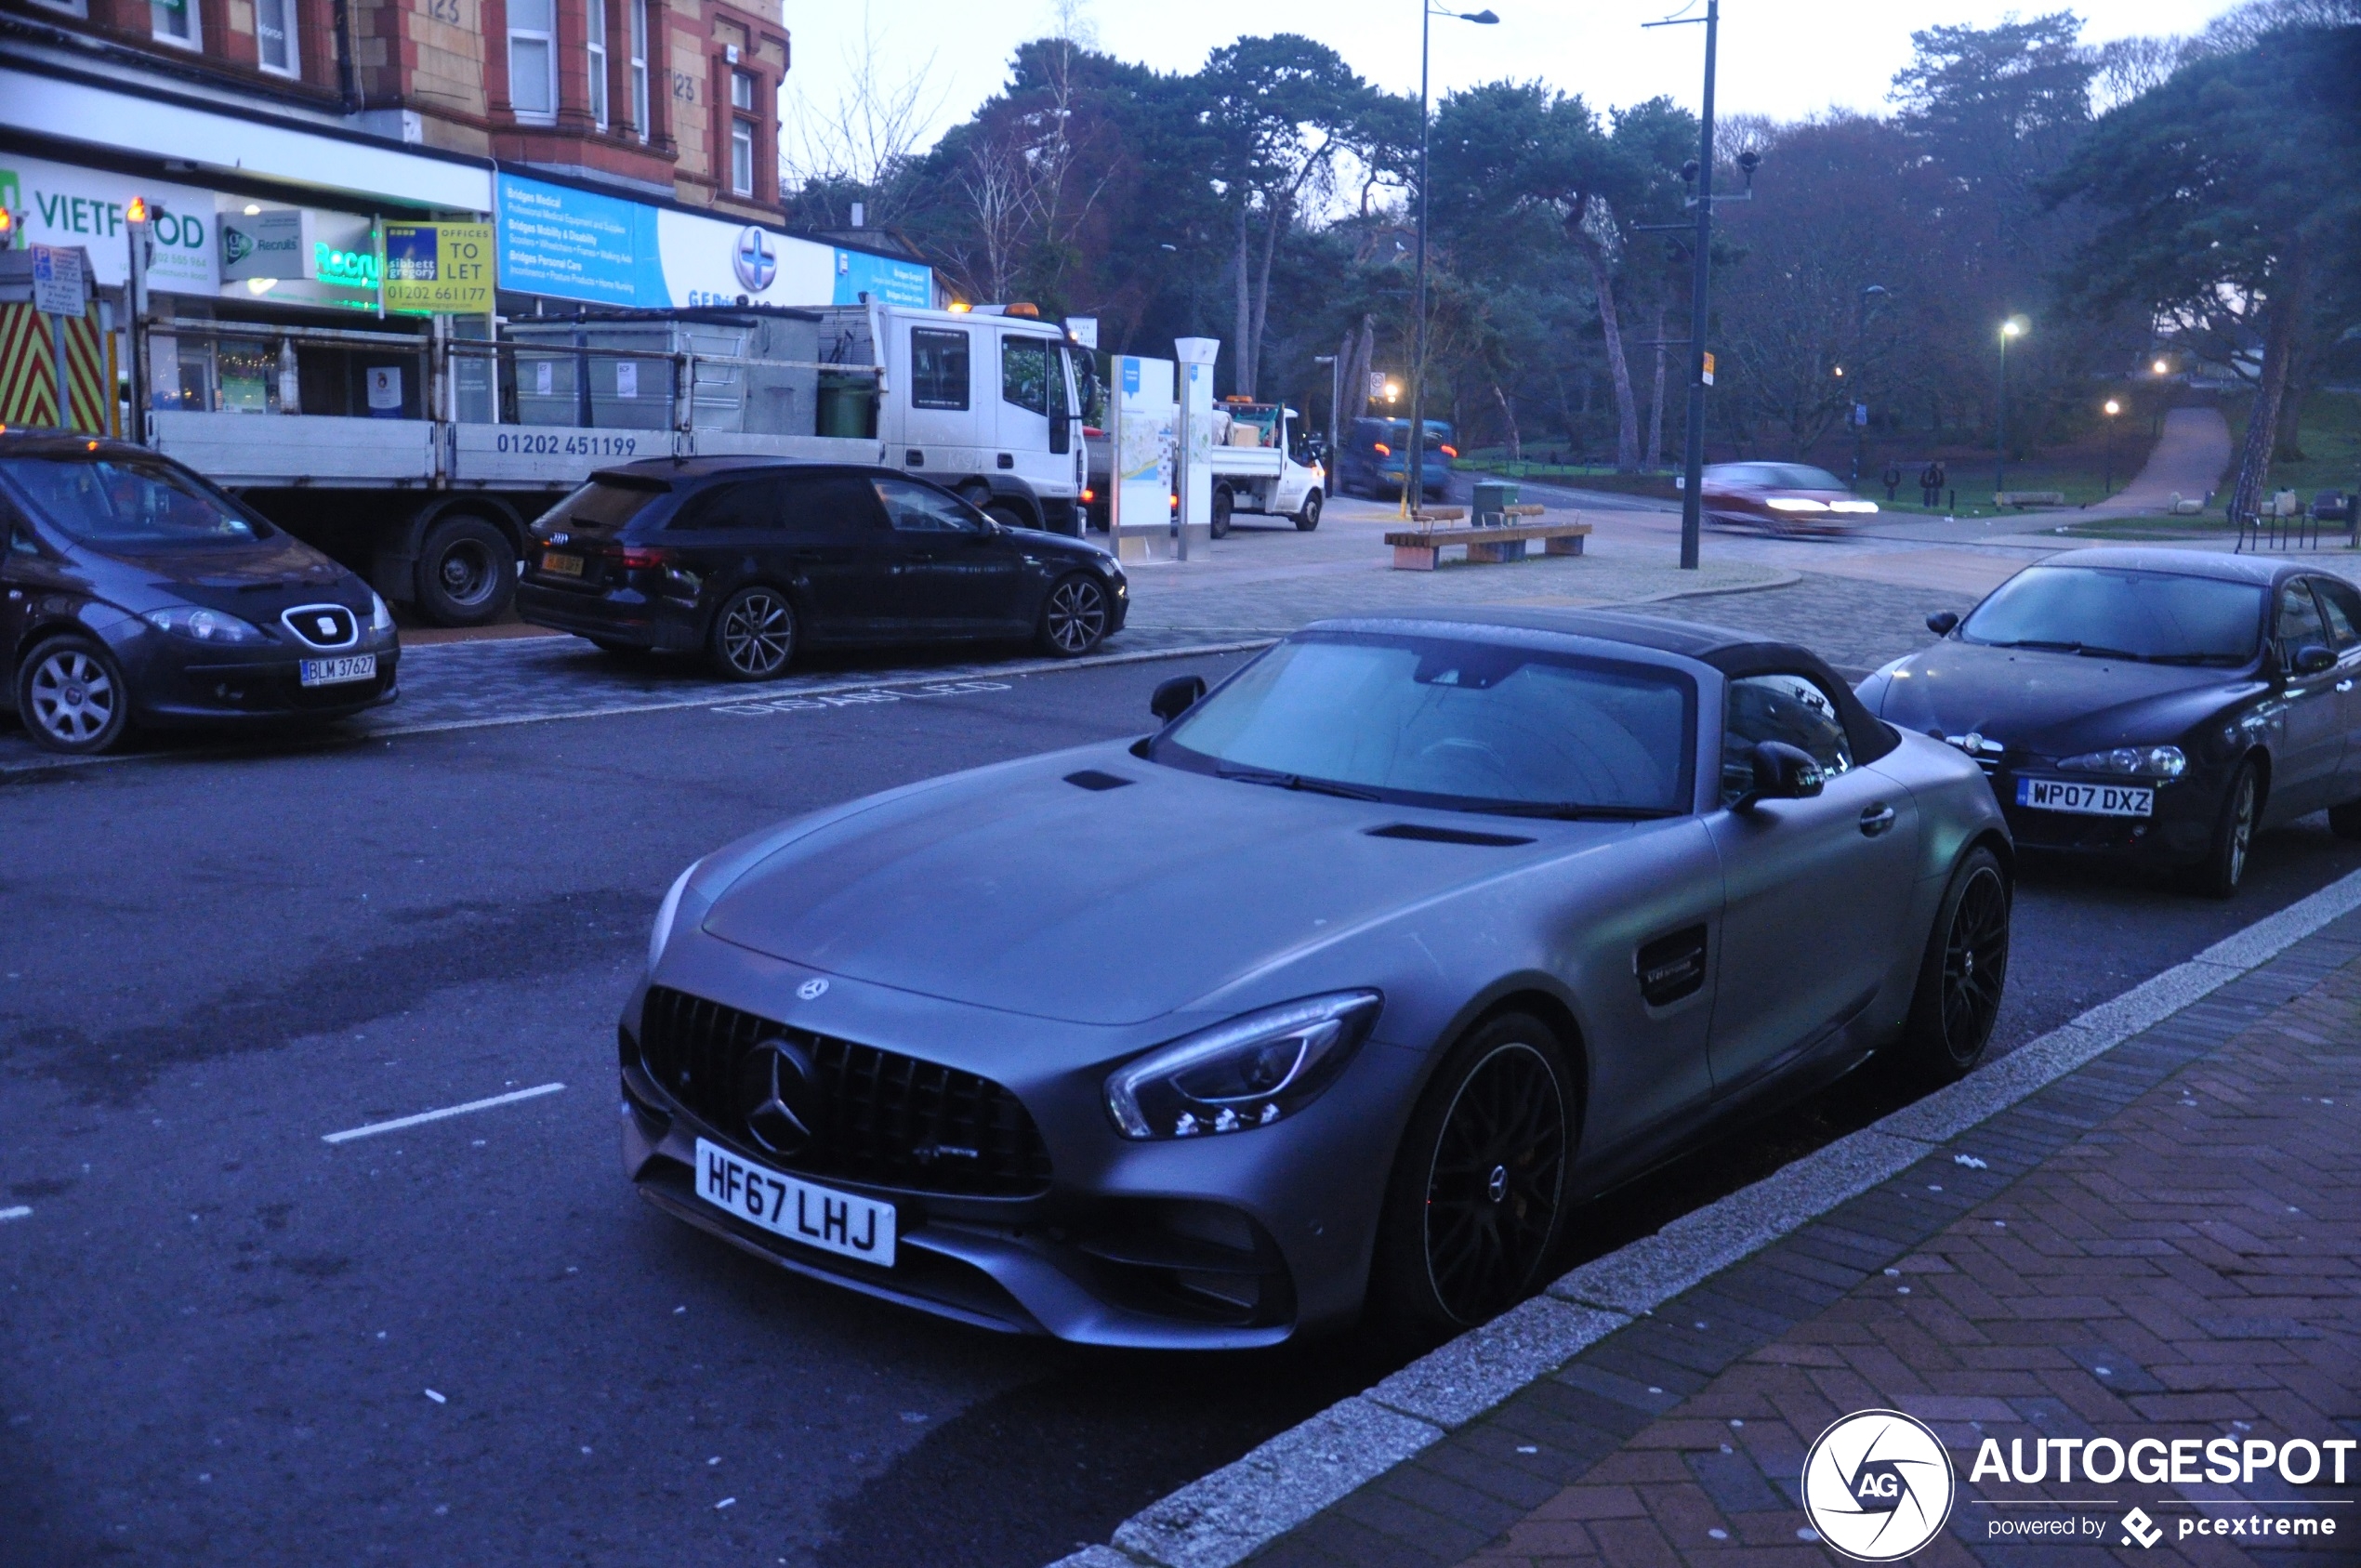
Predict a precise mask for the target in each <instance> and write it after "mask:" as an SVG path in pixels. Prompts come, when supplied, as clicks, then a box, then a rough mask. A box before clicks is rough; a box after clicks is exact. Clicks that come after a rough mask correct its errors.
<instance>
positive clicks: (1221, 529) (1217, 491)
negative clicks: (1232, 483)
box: [1211, 484, 1233, 539]
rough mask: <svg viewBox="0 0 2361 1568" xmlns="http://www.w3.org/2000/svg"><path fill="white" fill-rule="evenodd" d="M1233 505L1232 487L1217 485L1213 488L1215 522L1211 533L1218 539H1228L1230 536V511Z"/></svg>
mask: <svg viewBox="0 0 2361 1568" xmlns="http://www.w3.org/2000/svg"><path fill="white" fill-rule="evenodd" d="M1232 505H1233V503H1232V501H1231V499H1230V487H1229V486H1228V485H1221V484H1218V485H1215V486H1214V487H1213V521H1212V524H1211V533H1212V534H1213V536H1214V537H1215V538H1217V539H1227V538H1228V537H1229V536H1230V509H1231V507H1232Z"/></svg>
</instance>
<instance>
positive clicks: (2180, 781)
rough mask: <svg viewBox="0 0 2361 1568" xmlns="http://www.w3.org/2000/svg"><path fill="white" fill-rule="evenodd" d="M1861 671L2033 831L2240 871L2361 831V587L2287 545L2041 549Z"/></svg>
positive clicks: (2217, 892)
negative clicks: (2319, 839)
mask: <svg viewBox="0 0 2361 1568" xmlns="http://www.w3.org/2000/svg"><path fill="white" fill-rule="evenodd" d="M1927 626H1928V628H1929V629H1930V630H1932V631H1933V632H1935V633H1936V634H1937V635H1939V636H1941V637H1942V638H1943V640H1942V641H1941V642H1938V643H1936V644H1935V645H1934V646H1933V647H1932V648H1928V649H1926V650H1924V651H1922V652H1917V653H1913V654H1911V655H1910V656H1909V657H1907V658H1904V659H1897V660H1895V661H1894V662H1893V664H1890V665H1887V666H1886V667H1885V668H1883V669H1881V670H1880V671H1878V672H1877V673H1876V674H1875V675H1873V676H1871V677H1870V678H1869V679H1867V680H1866V681H1864V682H1863V683H1862V685H1861V688H1860V696H1861V700H1862V701H1863V702H1864V703H1866V704H1867V705H1868V706H1869V708H1870V709H1871V711H1873V712H1875V713H1877V714H1879V715H1880V716H1881V717H1882V718H1886V719H1887V720H1889V721H1890V722H1892V723H1894V724H1897V725H1899V726H1901V727H1902V728H1904V729H1906V730H1917V731H1923V732H1925V733H1927V734H1932V735H1939V736H1941V737H1943V738H1944V739H1946V740H1947V741H1949V742H1950V743H1951V744H1953V745H1956V746H1958V747H1959V749H1960V750H1962V751H1964V752H1966V753H1967V754H1968V755H1969V756H1971V757H1972V758H1975V759H1976V761H1977V762H1978V763H1980V764H1981V765H1982V766H1983V768H1984V771H1985V773H1986V775H1988V776H1989V777H1990V779H1991V780H1992V788H1993V791H1994V793H1995V794H1996V795H1998V797H1999V800H2000V805H2001V809H2002V810H2005V811H2006V812H2007V813H2008V818H2009V826H2010V830H2011V832H2012V833H2013V834H2014V835H2015V837H2016V841H2017V844H2018V846H2019V847H2020V848H2023V849H2026V850H2059V851H2064V852H2067V853H2073V854H2085V855H2104V856H2111V857H2118V858H2121V859H2125V860H2130V861H2140V862H2145V863H2151V864H2157V865H2163V866H2170V867H2176V868H2180V869H2182V870H2183V871H2184V872H2185V873H2186V875H2187V876H2188V877H2189V879H2190V880H2191V881H2192V882H2193V883H2194V884H2195V885H2196V888H2197V889H2199V890H2201V891H2204V892H2207V893H2210V894H2212V895H2214V896H2215V897H2218V898H2227V897H2229V896H2230V894H2232V893H2233V892H2235V891H2236V889H2237V886H2238V882H2239V879H2240V878H2241V877H2242V876H2245V874H2246V862H2247V850H2248V847H2249V844H2250V843H2251V841H2252V839H2253V837H2254V835H2255V834H2256V833H2258V832H2261V831H2262V830H2264V829H2266V828H2271V827H2275V826H2278V825H2280V824H2285V823H2290V822H2293V821H2295V820H2296V819H2297V818H2298V817H2302V816H2305V815H2308V814H2309V813H2311V812H2314V811H2317V810H2323V809H2326V810H2327V811H2328V825H2329V827H2330V828H2331V829H2332V830H2334V831H2335V832H2336V834H2337V835H2338V836H2339V837H2345V838H2361V689H2356V686H2355V681H2356V680H2361V589H2356V588H2354V586H2353V585H2352V584H2351V583H2348V582H2346V581H2345V580H2344V579H2343V578H2341V577H2337V576H2332V575H2330V574H2329V573H2326V572H2323V571H2319V570H2316V569H2312V568H2307V567H2304V566H2301V565H2297V564H2294V563H2292V562H2289V561H2287V560H2267V559H2258V558H2256V557H2254V556H2231V555H2220V554H2215V553H2212V552H2209V551H2202V550H2180V549H2158V548H2114V549H2089V550H2077V551H2075V552H2073V553H2072V554H2071V555H2070V556H2068V557H2066V558H2065V559H2063V560H2051V561H2047V562H2044V563H2043V564H2041V565H2038V566H2030V567H2027V568H2026V569H2025V570H2024V571H2023V572H2020V573H2017V574H2016V575H2015V576H2013V577H2011V578H2010V579H2009V580H2008V581H2007V582H2005V583H2003V584H2001V585H2000V586H1998V587H1997V588H1995V589H1993V590H1992V593H1991V595H1990V596H1989V597H1988V598H1986V599H1985V601H1984V602H1983V603H1982V604H1979V605H1977V606H1976V607H1975V609H1974V610H1973V611H1972V612H1971V613H1969V615H1968V617H1967V619H1966V620H1964V621H1962V620H1959V618H1958V617H1957V616H1954V615H1952V614H1950V613H1947V612H1946V613H1943V614H1940V615H1934V616H1931V617H1929V618H1928V621H1927Z"/></svg>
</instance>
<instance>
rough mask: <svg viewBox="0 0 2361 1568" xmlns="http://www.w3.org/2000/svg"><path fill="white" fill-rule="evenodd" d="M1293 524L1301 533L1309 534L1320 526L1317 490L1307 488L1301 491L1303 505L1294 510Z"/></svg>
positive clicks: (1318, 493) (1318, 494)
mask: <svg viewBox="0 0 2361 1568" xmlns="http://www.w3.org/2000/svg"><path fill="white" fill-rule="evenodd" d="M1295 525H1296V529H1297V531H1298V532H1299V533H1303V534H1309V533H1311V532H1312V530H1313V529H1315V528H1317V527H1319V526H1320V492H1319V491H1317V490H1307V491H1305V492H1304V493H1303V505H1302V506H1301V507H1299V508H1298V509H1297V511H1296V514H1295Z"/></svg>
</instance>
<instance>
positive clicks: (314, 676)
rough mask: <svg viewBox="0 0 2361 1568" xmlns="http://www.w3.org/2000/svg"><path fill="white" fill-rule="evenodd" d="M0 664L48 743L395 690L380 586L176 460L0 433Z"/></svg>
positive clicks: (372, 697)
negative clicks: (374, 587)
mask: <svg viewBox="0 0 2361 1568" xmlns="http://www.w3.org/2000/svg"><path fill="white" fill-rule="evenodd" d="M0 534H5V535H6V536H7V552H6V554H5V555H0V589H5V592H4V593H0V679H5V682H6V684H5V690H6V692H7V698H8V700H9V702H10V703H11V704H12V705H14V707H15V709H16V713H17V717H18V718H20V720H22V721H23V724H24V728H25V732H26V733H27V734H28V735H30V736H31V737H32V738H33V741H34V742H36V743H37V744H40V745H43V746H45V747H46V748H48V749H49V750H51V751H59V752H68V753H92V752H101V751H105V750H107V749H108V748H109V747H111V746H113V745H116V744H120V743H121V742H122V740H123V738H124V736H125V735H126V734H127V733H129V732H130V731H131V730H132V728H133V727H134V726H152V727H156V728H165V727H170V726H188V725H202V724H211V723H220V722H225V721H238V720H245V721H252V720H257V719H270V718H343V717H345V716H347V715H349V714H353V713H358V712H360V711H361V710H362V709H363V708H367V707H373V706H375V705H377V704H379V703H383V702H389V701H390V700H392V698H393V695H394V666H395V664H396V662H397V660H398V658H399V644H398V640H397V638H396V636H395V633H394V627H393V616H392V614H391V613H389V611H388V610H387V609H386V605H385V600H381V599H379V598H378V597H377V596H376V594H375V593H373V592H372V591H370V588H369V586H368V585H367V584H365V583H363V582H362V581H361V579H360V578H358V577H356V576H354V575H353V574H352V573H350V572H348V571H346V570H345V569H344V568H343V567H341V566H338V565H337V564H336V562H334V561H332V560H329V559H328V558H327V557H326V556H323V555H322V554H321V553H320V552H319V551H317V550H315V549H312V548H311V547H310V546H308V545H305V544H302V543H301V542H299V541H297V540H296V539H293V538H290V537H288V536H287V535H286V534H284V533H282V532H281V531H280V530H279V529H277V528H275V527H273V526H272V525H271V524H270V522H268V521H266V520H264V519H263V517H262V516H261V515H260V514H259V513H257V512H256V511H254V510H252V509H251V508H249V507H246V506H245V505H244V504H243V503H241V502H240V501H238V500H236V499H235V498H234V497H232V496H231V495H230V494H228V493H227V492H225V491H223V490H220V489H219V488H218V487H216V486H215V485H212V484H209V483H207V482H206V481H204V480H203V479H201V478H199V477H198V476H197V475H195V474H193V473H191V472H190V471H189V470H188V469H187V468H182V467H181V466H180V465H179V464H178V463H175V462H173V461H172V460H171V459H169V458H166V457H162V456H159V455H156V454H154V453H152V452H149V451H147V450H145V449H144V448H141V447H138V446H134V445H131V444H129V443H127V442H124V441H94V440H92V439H90V438H88V437H86V436H79V435H74V434H72V433H71V432H66V431H57V430H47V431H42V430H34V431H7V432H0Z"/></svg>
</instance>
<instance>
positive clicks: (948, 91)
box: [782, 0, 2226, 142]
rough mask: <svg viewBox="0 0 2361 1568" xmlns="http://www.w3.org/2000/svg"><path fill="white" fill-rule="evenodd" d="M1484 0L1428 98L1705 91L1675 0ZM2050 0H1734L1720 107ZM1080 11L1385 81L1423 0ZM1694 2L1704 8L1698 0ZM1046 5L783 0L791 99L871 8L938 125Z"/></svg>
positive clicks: (1443, 38) (1621, 97) (2107, 0)
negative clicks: (1268, 47) (1463, 93)
mask: <svg viewBox="0 0 2361 1568" xmlns="http://www.w3.org/2000/svg"><path fill="white" fill-rule="evenodd" d="M1436 3H1438V4H1439V3H1440V0H1436ZM1487 3H1489V4H1490V5H1491V7H1492V9H1494V10H1495V11H1497V13H1498V14H1499V17H1500V21H1499V23H1498V24H1497V25H1496V26H1490V27H1480V26H1475V25H1472V24H1471V23H1469V22H1465V21H1460V20H1455V19H1452V18H1446V17H1440V16H1438V17H1437V18H1436V19H1435V20H1434V56H1433V90H1434V93H1435V96H1436V97H1438V98H1440V97H1442V96H1443V95H1444V94H1445V93H1448V92H1450V91H1452V90H1453V89H1454V88H1457V87H1463V86H1470V85H1471V84H1474V83H1477V82H1484V81H1489V80H1493V79H1495V78H1498V77H1503V76H1509V77H1518V78H1528V77H1539V78H1541V79H1543V80H1545V81H1548V82H1549V83H1550V84H1551V85H1553V86H1558V87H1560V88H1563V89H1564V90H1566V91H1569V92H1576V93H1580V94H1582V95H1583V96H1584V97H1586V98H1588V99H1590V100H1591V101H1592V102H1593V103H1596V104H1600V105H1603V106H1606V105H1617V104H1626V103H1632V102H1637V101H1639V100H1641V99H1647V98H1650V97H1653V96H1655V94H1658V93H1665V94H1669V95H1671V96H1672V97H1673V98H1675V99H1678V100H1679V101H1680V102H1682V104H1684V105H1689V106H1694V105H1695V101H1696V97H1697V88H1698V85H1699V76H1700V72H1701V68H1702V61H1703V56H1702V49H1703V33H1704V29H1703V28H1701V27H1668V28H1657V29H1654V30H1651V31H1642V27H1641V24H1642V22H1645V21H1650V20H1655V19H1657V18H1660V17H1663V16H1666V15H1669V14H1671V13H1672V12H1674V11H1675V10H1677V9H1678V8H1679V0H1654V3H1636V4H1635V3H1633V0H1586V3H1583V4H1578V5H1577V4H1574V3H1571V0H1457V3H1456V4H1455V5H1454V9H1465V10H1481V9H1482V8H1484V5H1485V4H1487ZM2047 8H2048V7H2042V6H2039V5H2035V6H2002V5H1995V4H1987V3H1983V0H1940V3H1928V0H1898V3H1897V0H1727V3H1726V4H1725V5H1724V6H1723V7H1722V12H1721V85H1720V88H1719V108H1720V109H1721V112H1754V113H1765V114H1772V115H1776V116H1779V117H1782V118H1787V117H1794V116H1800V115H1804V114H1810V113H1814V112H1818V111H1822V110H1825V109H1827V108H1828V107H1829V106H1831V105H1837V106H1840V107H1844V108H1850V109H1860V110H1871V111H1874V110H1878V109H1880V108H1881V107H1882V106H1884V104H1885V102H1886V93H1887V90H1888V87H1889V85H1890V84H1891V82H1892V80H1893V73H1894V72H1895V71H1896V70H1898V69H1900V67H1901V66H1902V65H1903V64H1904V63H1905V62H1906V60H1907V59H1909V54H1910V34H1911V33H1912V32H1913V31H1915V30H1917V29H1919V28H1925V27H1930V26H1935V25H1938V24H1942V23H1950V22H1968V23H1973V24H1976V25H1983V26H1988V25H1990V24H1992V23H1994V22H1997V21H1998V20H2002V19H2003V18H2004V17H2006V16H2009V15H2011V14H2017V15H2025V16H2033V15H2038V14H2041V13H2042V12H2043V11H2044V10H2045V9H2047ZM2225 8H2226V7H2225V6H2224V5H2223V4H2222V3H2221V0H2090V3H2087V4H2083V5H2079V6H2077V7H2074V9H2075V10H2076V12H2077V14H2078V15H2080V16H2081V17H2082V18H2083V19H2084V20H2085V21H2086V22H2087V23H2088V26H2087V27H2086V29H2085V32H2084V34H2083V36H2084V38H2085V40H2086V41H2088V42H2091V43H2098V42H2104V40H2106V39H2109V38H2116V37H2121V36H2123V35H2125V34H2128V33H2188V32H2194V31H2196V30H2197V29H2198V28H2200V27H2202V26H2203V25H2204V24H2205V22H2206V20H2208V19H2209V17H2211V16H2214V15H2216V14H2218V13H2219V12H2221V11H2222V10H2223V9H2225ZM1076 10H1077V13H1078V15H1079V16H1080V17H1081V18H1082V20H1083V21H1084V22H1085V23H1086V25H1087V26H1088V27H1089V28H1090V29H1091V30H1092V31H1094V32H1095V33H1096V36H1097V40H1098V45H1099V47H1101V48H1102V49H1104V50H1106V51H1108V52H1109V53H1112V54H1115V55H1117V56H1119V57H1121V58H1123V59H1134V60H1140V61H1142V62H1144V63H1146V64H1149V65H1153V66H1154V67H1156V68H1157V69H1159V70H1163V71H1185V70H1190V69H1194V67H1196V66H1197V65H1199V64H1201V63H1203V61H1204V59H1205V58H1206V55H1207V51H1208V50H1211V49H1213V48H1216V47H1218V46H1220V45H1222V44H1226V43H1228V42H1230V41H1231V40H1232V39H1233V38H1236V37H1238V36H1240V35H1241V34H1258V33H1279V32H1294V33H1305V34H1308V35H1309V36H1311V37H1313V38H1316V39H1319V40H1321V41H1322V42H1324V43H1326V44H1327V45H1329V46H1331V47H1333V48H1335V49H1336V50H1337V51H1338V52H1339V53H1340V54H1341V55H1343V56H1344V58H1345V59H1347V60H1348V61H1349V62H1351V64H1352V67H1353V68H1354V69H1355V70H1357V71H1359V72H1361V73H1362V74H1363V75H1364V76H1366V77H1367V78H1369V79H1370V80H1371V81H1373V82H1376V83H1377V84H1378V85H1379V86H1384V87H1388V88H1391V89H1393V90H1395V91H1398V92H1404V93H1415V92H1416V91H1418V0H1290V3H1288V4H1263V5H1207V4H1202V3H1196V4H1172V3H1169V0H1156V3H1145V0H1097V3H1096V4H1084V5H1081V6H1079V7H1076ZM1689 14H1694V15H1698V16H1702V15H1703V14H1704V0H1697V4H1696V5H1695V7H1693V9H1692V11H1691V12H1690V13H1689ZM1054 16H1055V10H1054V8H1053V6H1052V5H1051V4H1049V3H1046V0H983V3H981V4H979V3H977V0H879V3H873V4H871V5H870V6H869V7H867V8H866V9H865V10H864V7H862V6H860V5H856V4H849V3H847V0H828V3H825V4H822V3H817V0H787V5H786V20H787V25H788V28H789V30H790V31H791V32H792V33H793V34H794V40H795V63H794V70H793V71H792V72H790V73H789V76H788V79H787V85H786V91H785V94H784V95H783V98H782V102H783V106H784V107H785V108H786V110H787V112H789V114H790V115H792V114H793V113H794V112H796V105H797V101H798V95H810V96H811V98H813V99H816V100H817V101H818V102H820V103H822V104H828V103H832V102H833V101H834V99H835V96H836V93H837V91H838V82H839V81H840V80H841V77H842V73H843V59H844V58H845V53H846V51H847V49H848V48H854V49H857V48H858V46H859V44H860V40H861V36H862V32H863V28H864V18H865V20H866V25H867V26H868V28H869V29H870V30H871V32H872V33H873V34H874V35H875V36H876V37H877V40H878V42H879V44H880V45H881V46H882V47H881V50H880V53H881V55H882V57H883V58H884V60H885V69H884V72H883V74H884V75H885V77H886V79H887V80H889V81H892V80H898V79H906V78H907V76H908V75H909V74H910V73H911V72H915V71H917V70H919V69H922V68H923V69H926V70H927V71H928V72H929V85H930V94H929V98H930V101H931V102H934V103H936V104H937V105H939V107H938V109H937V112H936V113H935V115H934V117H933V130H934V132H936V133H939V132H940V131H941V130H942V129H943V127H944V126H947V125H953V124H956V122H958V121H959V120H961V119H964V118H965V117H966V116H967V115H968V114H969V112H970V111H972V110H973V109H974V108H975V106H976V105H977V104H979V103H981V102H982V101H983V99H986V98H988V97H990V96H991V95H992V93H993V92H995V91H996V89H997V88H998V87H999V86H1000V85H1001V83H1002V82H1003V81H1004V80H1005V79H1006V76H1007V67H1008V59H1009V54H1010V52H1011V51H1012V50H1013V49H1014V47H1015V46H1016V45H1017V44H1018V43H1019V42H1021V41H1022V40H1023V39H1026V38H1030V37H1037V36H1039V35H1041V34H1042V33H1047V32H1050V31H1052V30H1053V27H1054ZM931 139H932V137H931V136H930V137H929V138H928V140H929V142H931Z"/></svg>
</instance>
